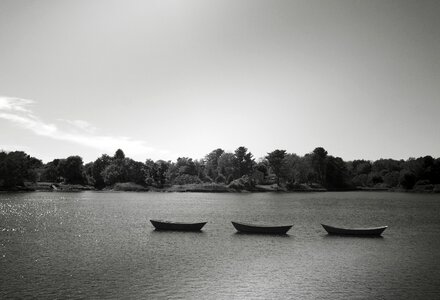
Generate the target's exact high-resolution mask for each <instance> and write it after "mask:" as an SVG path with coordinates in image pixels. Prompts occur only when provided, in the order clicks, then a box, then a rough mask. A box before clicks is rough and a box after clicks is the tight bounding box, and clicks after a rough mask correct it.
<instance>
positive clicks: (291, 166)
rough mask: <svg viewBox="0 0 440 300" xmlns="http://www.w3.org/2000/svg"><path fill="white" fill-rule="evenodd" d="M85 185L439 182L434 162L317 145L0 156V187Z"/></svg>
mask: <svg viewBox="0 0 440 300" xmlns="http://www.w3.org/2000/svg"><path fill="white" fill-rule="evenodd" d="M36 181H40V182H54V183H65V184H80V185H91V186H94V187H95V188H96V189H104V188H108V187H112V186H114V185H115V184H117V183H125V182H131V183H135V184H138V185H142V186H145V187H155V188H164V187H167V186H171V185H184V184H200V183H218V184H224V185H228V186H232V187H239V186H240V185H242V186H243V185H244V186H245V187H246V188H252V187H253V186H256V185H264V184H276V185H278V186H282V187H284V188H286V189H287V190H289V189H290V190H299V189H302V188H304V187H305V186H308V187H322V188H325V189H328V190H347V189H356V188H384V189H387V188H388V189H389V188H403V189H407V190H410V189H413V188H414V187H416V186H430V185H431V186H434V185H436V184H440V158H437V159H435V158H433V157H431V156H424V157H419V158H409V159H407V160H395V159H379V160H376V161H368V160H363V159H359V160H353V161H344V160H343V159H342V158H340V157H334V156H332V155H329V154H328V152H327V151H326V150H325V149H324V148H322V147H317V148H315V149H314V150H313V151H312V152H310V153H307V154H305V155H304V156H299V155H296V154H294V153H288V152H287V151H286V150H280V149H276V150H274V151H272V152H270V153H267V155H266V156H265V157H264V158H261V159H258V160H255V158H254V156H253V154H252V153H251V152H250V151H248V149H247V148H246V147H243V146H242V147H238V148H237V149H236V150H235V151H234V152H226V151H225V150H223V149H220V148H218V149H215V150H213V151H211V152H210V153H208V154H207V155H206V156H205V157H204V158H203V159H192V158H188V157H179V158H178V159H177V160H176V161H174V162H172V161H164V160H157V161H153V160H151V159H147V160H146V161H145V162H139V161H135V160H133V159H131V158H128V157H126V156H125V154H124V152H123V151H122V150H121V149H118V150H117V151H116V152H115V154H114V155H113V156H109V155H107V154H103V155H102V156H101V157H99V158H97V159H96V160H95V161H93V162H90V163H87V164H84V162H83V159H82V158H81V157H80V156H69V157H67V158H64V159H54V160H53V161H51V162H48V163H46V164H43V163H42V161H41V160H39V159H37V158H34V157H31V156H29V155H28V154H26V153H25V152H23V151H12V152H5V151H2V152H0V188H1V189H3V190H8V189H12V188H14V187H17V186H23V185H24V184H25V182H36Z"/></svg>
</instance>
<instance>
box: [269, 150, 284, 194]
mask: <svg viewBox="0 0 440 300" xmlns="http://www.w3.org/2000/svg"><path fill="white" fill-rule="evenodd" d="M285 157H286V150H278V149H277V150H274V151H272V152H270V153H268V154H267V156H266V159H267V161H268V162H269V166H270V168H271V169H272V172H273V173H274V174H275V176H276V177H277V184H278V185H280V179H283V178H285V175H286V172H285V168H283V167H284V164H285V161H284V158H285ZM283 171H284V172H283Z"/></svg>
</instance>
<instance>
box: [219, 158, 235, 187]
mask: <svg viewBox="0 0 440 300" xmlns="http://www.w3.org/2000/svg"><path fill="white" fill-rule="evenodd" d="M234 160H235V156H234V154H233V153H230V152H225V153H223V154H222V155H220V157H219V159H218V170H219V173H220V174H222V175H223V176H225V178H227V179H226V182H228V181H229V177H232V180H233V179H234V178H233V176H234V175H233V174H234V173H235V166H234V164H235V163H234Z"/></svg>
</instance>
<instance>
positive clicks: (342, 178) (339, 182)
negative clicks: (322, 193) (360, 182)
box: [324, 155, 349, 189]
mask: <svg viewBox="0 0 440 300" xmlns="http://www.w3.org/2000/svg"><path fill="white" fill-rule="evenodd" d="M325 176H326V177H325V183H324V185H325V187H327V188H329V189H345V188H348V187H349V184H348V182H349V176H348V170H347V166H346V164H345V163H344V161H343V160H342V158H340V157H333V156H331V155H329V156H327V158H326V171H325Z"/></svg>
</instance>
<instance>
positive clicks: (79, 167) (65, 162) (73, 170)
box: [58, 155, 85, 184]
mask: <svg viewBox="0 0 440 300" xmlns="http://www.w3.org/2000/svg"><path fill="white" fill-rule="evenodd" d="M58 170H59V173H60V174H61V176H62V177H63V178H64V181H65V182H66V183H69V184H83V183H85V178H84V174H83V171H84V166H83V160H82V158H81V157H80V156H77V155H74V156H69V157H68V158H66V159H62V160H60V162H59V164H58Z"/></svg>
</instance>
